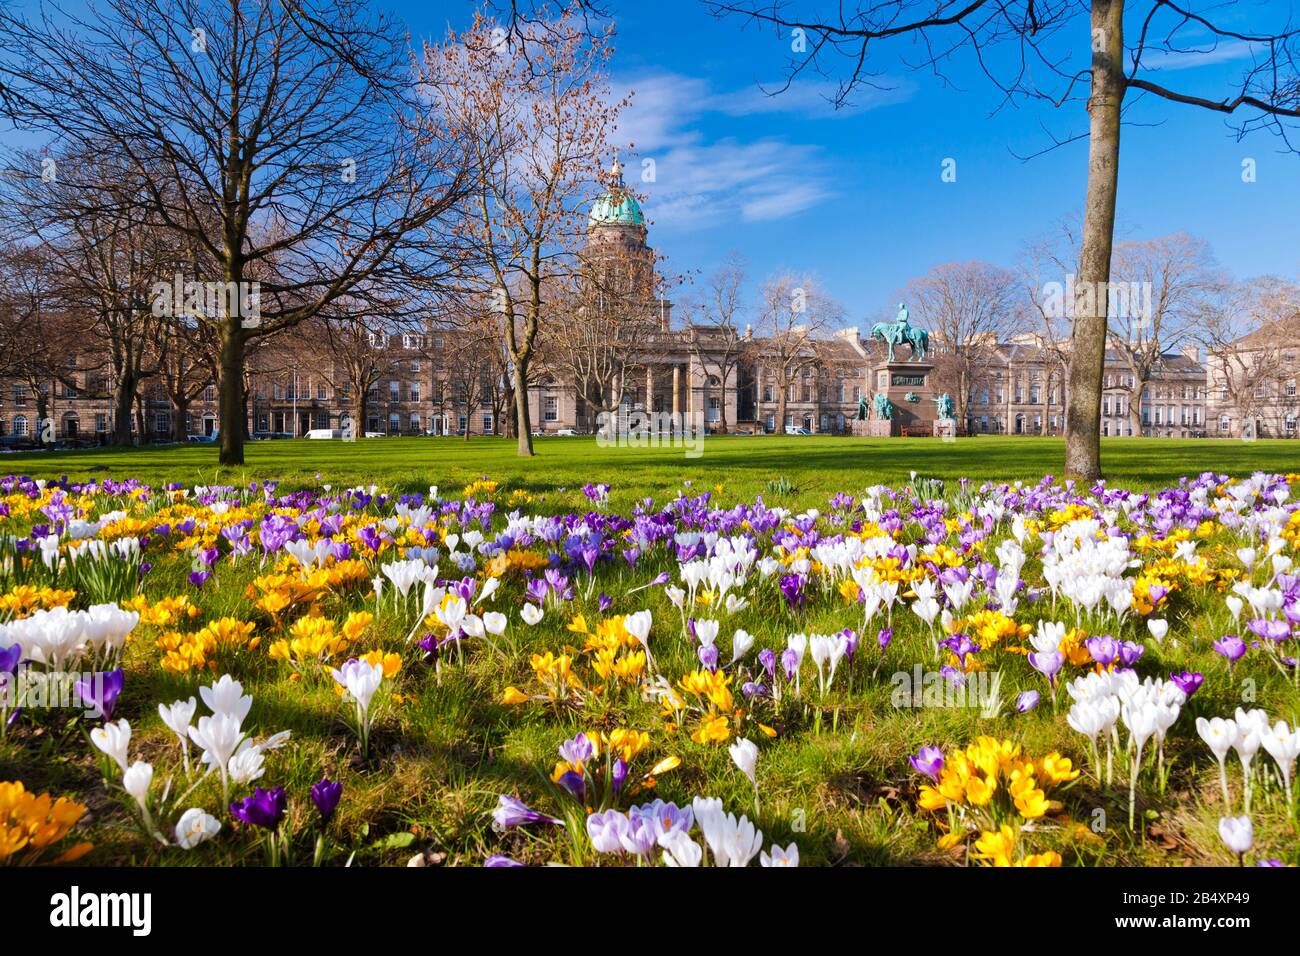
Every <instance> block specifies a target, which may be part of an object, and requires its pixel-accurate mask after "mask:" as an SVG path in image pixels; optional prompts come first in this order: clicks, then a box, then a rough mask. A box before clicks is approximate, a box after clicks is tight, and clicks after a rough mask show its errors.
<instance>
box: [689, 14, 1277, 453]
mask: <svg viewBox="0 0 1300 956" xmlns="http://www.w3.org/2000/svg"><path fill="white" fill-rule="evenodd" d="M704 2H705V5H706V6H707V7H708V8H709V9H710V10H711V11H713V13H714V14H715V15H716V16H718V17H737V18H739V19H740V20H741V21H742V22H744V23H753V24H757V25H759V26H761V27H768V28H773V29H775V30H776V31H777V33H778V34H779V35H785V36H787V37H788V38H789V42H790V50H791V53H792V55H791V57H790V60H789V70H788V79H787V83H786V86H785V88H788V86H789V85H790V84H791V83H793V82H794V81H795V80H796V79H798V78H800V77H801V76H803V75H805V74H811V75H816V74H822V75H828V74H831V73H833V74H835V75H837V76H838V86H837V88H836V90H835V92H834V94H833V95H832V97H831V99H832V100H833V101H834V102H835V103H836V104H837V105H840V104H843V103H845V102H847V101H848V100H849V99H850V98H851V96H852V94H853V93H854V91H856V90H858V89H860V88H861V87H863V86H872V85H878V84H879V75H880V67H879V64H878V61H876V60H875V59H873V58H872V54H874V53H875V51H876V48H877V47H878V46H880V45H881V43H882V42H883V41H888V40H893V39H905V40H910V41H912V44H911V47H910V52H911V55H910V56H908V55H907V53H906V52H905V53H904V55H903V62H904V64H905V65H907V66H909V67H912V68H915V69H926V70H930V71H933V72H935V73H938V74H940V75H941V76H942V75H943V74H942V71H943V69H944V68H945V66H946V64H947V63H948V62H949V61H950V60H951V59H952V58H954V57H956V56H958V55H962V56H963V57H964V55H965V54H966V53H967V52H968V51H974V54H975V61H976V62H977V63H978V65H979V68H980V69H981V70H982V71H983V72H984V74H985V75H986V76H987V77H988V78H989V79H990V80H991V81H992V82H993V83H994V84H995V86H996V88H997V89H998V90H999V91H1000V93H1001V95H1002V96H1003V98H1004V102H1006V103H1015V102H1018V101H1021V100H1038V101H1042V102H1045V103H1047V104H1050V105H1052V106H1063V105H1065V104H1066V103H1070V104H1073V105H1077V106H1081V107H1084V108H1086V110H1087V112H1088V131H1087V133H1079V134H1077V135H1072V136H1068V137H1064V138H1061V137H1058V138H1054V140H1053V143H1052V145H1051V146H1050V147H1049V148H1055V147H1056V146H1060V145H1063V144H1064V143H1067V142H1073V141H1076V140H1080V139H1085V138H1086V139H1087V141H1088V185H1087V192H1086V197H1085V203H1084V226H1083V236H1082V244H1081V249H1080V257H1079V261H1080V271H1079V275H1078V277H1077V280H1078V281H1077V283H1076V289H1077V291H1078V294H1079V299H1078V301H1077V304H1076V306H1075V314H1074V327H1073V331H1072V343H1071V348H1070V371H1069V380H1070V384H1069V390H1070V404H1069V408H1068V411H1067V414H1066V449H1065V472H1066V474H1067V475H1070V476H1072V477H1076V478H1084V479H1092V478H1097V477H1099V476H1100V475H1101V392H1102V379H1103V369H1104V366H1105V360H1106V337H1107V336H1106V312H1105V308H1104V300H1105V295H1104V290H1105V289H1106V288H1107V287H1108V286H1109V283H1110V266H1111V251H1112V243H1113V239H1114V233H1115V202H1116V195H1117V192H1118V186H1119V144H1120V126H1121V119H1122V116H1123V112H1124V109H1125V108H1126V107H1127V106H1131V105H1132V104H1133V103H1135V102H1137V101H1138V100H1140V99H1141V98H1142V97H1144V96H1146V97H1151V98H1157V99H1160V100H1166V101H1168V102H1171V103H1178V104H1181V105H1188V106H1196V107H1199V108H1201V109H1204V110H1209V111H1212V112H1216V113H1220V114H1224V115H1226V116H1229V117H1241V119H1240V120H1239V121H1238V122H1237V123H1236V131H1237V133H1238V134H1239V135H1242V134H1245V133H1247V132H1250V131H1251V130H1253V129H1257V128H1261V127H1267V128H1270V129H1272V130H1273V131H1274V132H1276V133H1278V134H1279V135H1280V137H1281V138H1282V140H1283V142H1284V144H1285V145H1286V146H1287V148H1292V144H1291V143H1290V141H1289V139H1288V136H1289V134H1290V133H1291V128H1290V127H1288V126H1287V125H1285V124H1286V122H1287V121H1289V120H1293V119H1295V118H1297V117H1300V74H1298V73H1297V64H1296V57H1297V52H1298V51H1300V29H1297V28H1295V27H1293V26H1292V24H1291V23H1290V22H1289V12H1288V13H1286V14H1283V13H1282V12H1281V11H1280V10H1278V11H1268V12H1269V13H1274V23H1275V24H1276V25H1275V26H1274V27H1273V28H1272V29H1271V30H1242V29H1237V28H1235V27H1233V26H1230V25H1229V23H1230V22H1231V21H1230V17H1231V16H1232V14H1231V13H1230V12H1224V11H1219V10H1216V11H1215V14H1214V15H1210V14H1206V13H1202V12H1201V11H1199V10H1197V9H1195V8H1193V7H1192V6H1191V5H1190V4H1189V3H1188V2H1186V0H1140V2H1137V3H1134V2H1132V0H1130V2H1128V3H1127V4H1126V3H1125V0H1088V2H1087V3H1075V2H1070V0H1047V2H1043V0H993V2H989V0H894V2H886V3H880V2H875V0H864V2H860V3H857V4H853V3H850V4H848V5H845V4H843V3H831V2H829V0H806V2H800V3H795V2H789V3H785V2H773V0H704ZM1126 6H1127V7H1128V8H1129V9H1128V11H1127V12H1128V14H1129V17H1130V22H1131V23H1134V24H1136V25H1137V26H1136V29H1135V30H1133V31H1132V33H1131V34H1130V35H1129V36H1128V37H1127V38H1126V36H1125V32H1124V26H1125V12H1126V10H1125V8H1126ZM1253 9H1254V10H1255V11H1256V13H1255V15H1256V16H1263V15H1264V14H1265V11H1264V10H1263V8H1261V7H1255V8H1253ZM1085 12H1086V13H1087V19H1086V20H1085V18H1084V14H1085ZM1228 44H1234V45H1238V44H1239V45H1243V46H1245V47H1246V49H1247V50H1248V56H1249V58H1250V63H1249V65H1248V66H1247V67H1246V69H1245V70H1244V72H1243V74H1242V76H1241V78H1240V80H1239V81H1238V82H1237V83H1235V84H1232V86H1231V88H1230V89H1228V90H1226V91H1225V92H1224V93H1223V94H1222V95H1214V94H1210V95H1204V94H1201V93H1194V92H1192V91H1191V89H1190V88H1184V87H1183V86H1181V85H1175V84H1173V83H1172V82H1170V81H1167V80H1166V78H1167V77H1170V76H1174V77H1178V76H1182V75H1184V74H1178V73H1173V72H1171V71H1170V70H1169V69H1168V67H1170V66H1171V65H1173V64H1176V63H1177V62H1178V61H1179V60H1180V58H1183V57H1195V56H1198V55H1204V54H1205V53H1207V52H1209V53H1213V52H1214V51H1215V50H1217V49H1219V48H1220V47H1221V46H1226V45H1228ZM1000 46H1007V47H1009V48H1010V49H1009V50H1007V51H999V53H998V54H995V53H994V52H993V48H994V47H1000ZM837 65H839V66H841V67H842V69H836V68H835V67H836V66H837ZM944 78H945V79H946V77H944ZM1130 92H1132V93H1133V94H1135V95H1134V96H1132V97H1129V98H1128V100H1127V103H1126V94H1128V93H1130ZM1089 289H1090V290H1092V291H1091V292H1087V293H1085V290H1089ZM1098 290H1101V293H1102V294H1098Z"/></svg>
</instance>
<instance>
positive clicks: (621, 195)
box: [588, 161, 645, 226]
mask: <svg viewBox="0 0 1300 956" xmlns="http://www.w3.org/2000/svg"><path fill="white" fill-rule="evenodd" d="M609 173H610V179H611V180H612V184H611V186H610V188H609V190H608V191H607V192H606V193H605V194H604V195H603V196H601V197H600V198H599V199H597V200H596V201H595V202H594V203H592V204H591V217H590V219H589V220H588V226H600V225H614V226H644V225H645V214H644V213H642V212H641V204H640V203H639V202H637V201H636V197H635V196H633V195H632V194H631V193H630V192H628V190H627V187H626V186H625V185H623V170H622V167H620V166H619V164H618V162H617V161H615V163H614V166H613V168H612V169H610V171H609Z"/></svg>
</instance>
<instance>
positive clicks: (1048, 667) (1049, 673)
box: [1029, 650, 1065, 687]
mask: <svg viewBox="0 0 1300 956" xmlns="http://www.w3.org/2000/svg"><path fill="white" fill-rule="evenodd" d="M1064 665H1065V656H1064V655H1063V654H1062V653H1061V652H1060V651H1056V650H1052V651H1047V652H1046V653H1038V652H1037V651H1035V652H1034V653H1032V654H1030V655H1029V666H1030V667H1032V668H1033V669H1034V670H1036V671H1038V672H1039V673H1040V674H1042V675H1043V676H1044V677H1046V678H1047V680H1048V683H1050V684H1051V685H1052V686H1053V687H1055V686H1056V675H1057V674H1058V673H1060V671H1061V668H1062V667H1063V666H1064Z"/></svg>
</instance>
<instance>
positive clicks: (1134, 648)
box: [1119, 641, 1147, 667]
mask: <svg viewBox="0 0 1300 956" xmlns="http://www.w3.org/2000/svg"><path fill="white" fill-rule="evenodd" d="M1146 652H1147V649H1146V646H1145V645H1143V644H1139V643H1137V642H1136V641H1124V642H1122V643H1121V644H1120V646H1119V660H1120V663H1121V664H1123V665H1124V666H1125V667H1132V666H1133V665H1134V664H1136V663H1137V662H1138V660H1139V659H1140V658H1141V657H1142V655H1143V654H1145V653H1146Z"/></svg>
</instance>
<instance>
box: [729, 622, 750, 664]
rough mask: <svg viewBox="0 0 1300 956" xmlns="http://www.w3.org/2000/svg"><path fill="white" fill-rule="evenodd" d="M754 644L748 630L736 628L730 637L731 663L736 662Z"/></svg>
mask: <svg viewBox="0 0 1300 956" xmlns="http://www.w3.org/2000/svg"><path fill="white" fill-rule="evenodd" d="M753 646H754V636H753V635H752V634H750V633H749V632H748V631H745V630H741V629H739V628H737V630H736V633H735V634H734V635H733V636H732V638H731V663H733V664H734V663H736V661H738V660H740V659H741V658H742V657H744V656H745V655H746V654H748V653H749V651H750V649H751V648H752V647H753Z"/></svg>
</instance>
